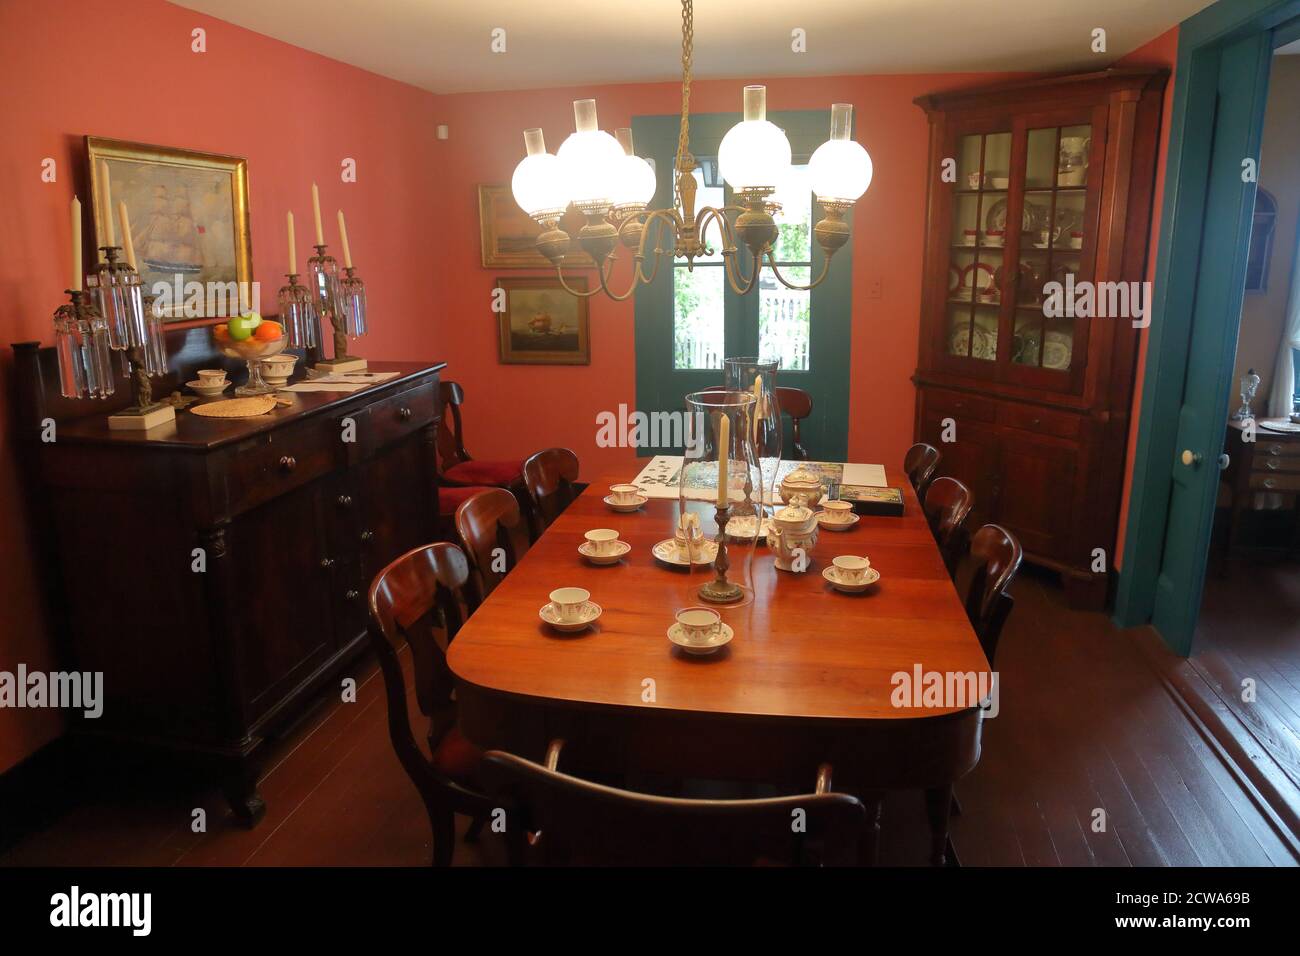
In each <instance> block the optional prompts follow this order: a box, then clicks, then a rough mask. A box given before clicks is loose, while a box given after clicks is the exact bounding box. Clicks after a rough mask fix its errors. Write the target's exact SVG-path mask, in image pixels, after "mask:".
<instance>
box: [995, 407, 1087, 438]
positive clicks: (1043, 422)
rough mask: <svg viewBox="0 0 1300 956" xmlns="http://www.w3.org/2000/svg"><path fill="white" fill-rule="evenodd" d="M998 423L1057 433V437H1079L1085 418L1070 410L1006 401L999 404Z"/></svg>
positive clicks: (1041, 432) (1044, 432)
mask: <svg viewBox="0 0 1300 956" xmlns="http://www.w3.org/2000/svg"><path fill="white" fill-rule="evenodd" d="M998 424H999V425H1007V426H1009V427H1011V428H1023V429H1025V430H1026V431H1031V432H1038V433H1039V434H1040V435H1055V436H1056V437H1057V438H1078V437H1079V433H1080V431H1081V430H1082V425H1083V419H1082V418H1081V417H1080V416H1078V415H1071V414H1070V413H1069V412H1054V411H1049V410H1047V409H1045V408H1039V407H1037V406H1034V405H1012V404H1009V403H1004V404H1002V405H1000V406H998Z"/></svg>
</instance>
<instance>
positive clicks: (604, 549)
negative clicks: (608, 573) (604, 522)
mask: <svg viewBox="0 0 1300 956" xmlns="http://www.w3.org/2000/svg"><path fill="white" fill-rule="evenodd" d="M583 537H584V538H586V539H587V540H586V541H584V542H582V544H580V545H578V553H579V554H580V555H582V556H583V557H584V558H586V559H587V560H588V561H590V562H591V563H592V564H617V563H618V562H619V561H620V560H622V558H623V556H624V555H625V554H627V553H628V552H629V551H631V550H632V545H630V544H628V543H627V542H626V541H620V540H619V539H618V532H617V531H615V530H614V529H613V528H592V529H591V530H590V531H588V532H587V533H586V534H584V535H583Z"/></svg>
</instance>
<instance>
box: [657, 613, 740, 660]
mask: <svg viewBox="0 0 1300 956" xmlns="http://www.w3.org/2000/svg"><path fill="white" fill-rule="evenodd" d="M675 616H676V620H677V623H675V624H674V625H673V626H672V627H670V628H668V640H670V641H672V642H673V643H674V644H676V645H677V646H678V647H680V648H681V649H682V650H683V651H685V652H686V653H687V654H695V655H700V656H702V655H705V654H712V653H714V652H715V651H717V650H718V648H720V647H723V646H724V645H726V644H727V643H729V642H730V641H731V639H732V638H733V637H735V632H734V631H733V630H732V629H731V628H730V627H729V626H728V625H726V624H724V623H723V622H722V615H721V614H719V613H718V612H717V611H715V610H714V609H713V608H711V607H698V606H697V607H684V608H682V609H681V610H680V611H678V612H677V614H676V615H675Z"/></svg>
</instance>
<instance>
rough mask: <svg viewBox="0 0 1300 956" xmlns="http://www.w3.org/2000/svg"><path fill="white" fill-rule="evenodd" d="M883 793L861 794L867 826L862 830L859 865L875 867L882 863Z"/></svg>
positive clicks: (859, 845)
mask: <svg viewBox="0 0 1300 956" xmlns="http://www.w3.org/2000/svg"><path fill="white" fill-rule="evenodd" d="M884 797H885V795H884V794H883V793H865V794H860V795H859V796H858V799H859V800H861V801H862V804H863V806H865V807H866V808H867V825H866V826H865V827H863V829H862V838H861V839H860V840H859V841H858V865H859V866H875V865H876V864H877V863H879V862H880V807H881V804H883V803H884Z"/></svg>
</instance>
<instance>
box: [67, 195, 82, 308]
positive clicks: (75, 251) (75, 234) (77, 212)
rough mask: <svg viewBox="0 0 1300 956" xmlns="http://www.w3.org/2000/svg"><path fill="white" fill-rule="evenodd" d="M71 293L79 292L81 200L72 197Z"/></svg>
mask: <svg viewBox="0 0 1300 956" xmlns="http://www.w3.org/2000/svg"><path fill="white" fill-rule="evenodd" d="M68 288H69V289H71V290H72V291H73V292H80V291H81V200H80V199H78V198H77V197H76V196H73V197H72V285H70V286H68Z"/></svg>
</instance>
